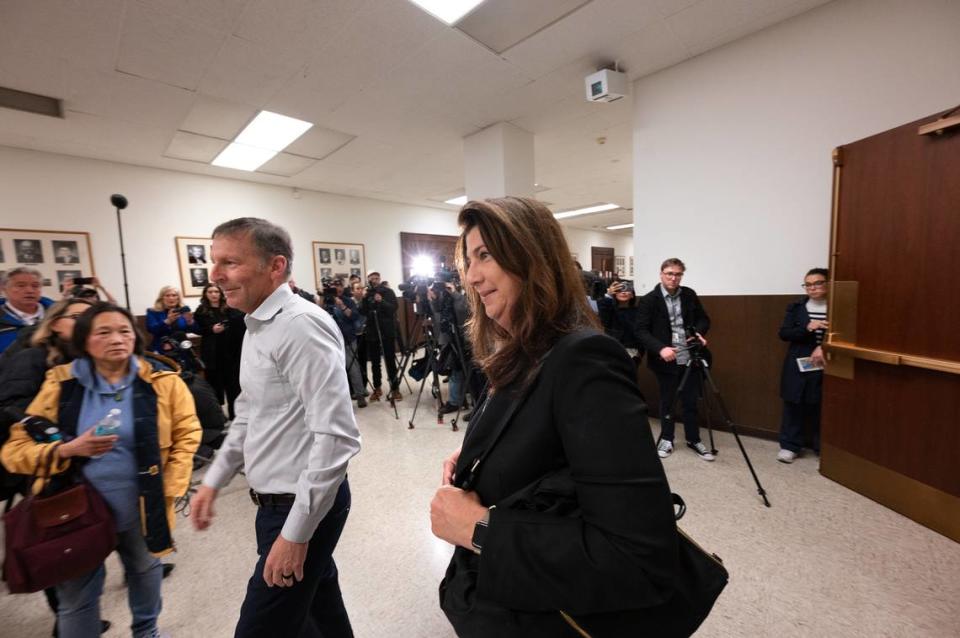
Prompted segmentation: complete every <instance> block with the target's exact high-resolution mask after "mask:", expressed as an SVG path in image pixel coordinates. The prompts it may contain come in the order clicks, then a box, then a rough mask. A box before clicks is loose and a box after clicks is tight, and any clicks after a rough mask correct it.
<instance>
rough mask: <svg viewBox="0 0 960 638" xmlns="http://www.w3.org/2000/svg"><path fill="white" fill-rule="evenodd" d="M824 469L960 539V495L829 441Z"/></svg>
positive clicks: (826, 473) (839, 480)
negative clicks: (843, 448) (940, 488)
mask: <svg viewBox="0 0 960 638" xmlns="http://www.w3.org/2000/svg"><path fill="white" fill-rule="evenodd" d="M820 473H821V474H822V475H823V476H825V477H827V478H828V479H831V480H833V481H836V482H837V483H840V484H841V485H843V486H845V487H848V488H850V489H851V490H853V491H854V492H857V493H859V494H863V495H864V496H866V497H867V498H869V499H871V500H874V501H876V502H878V503H880V504H881V505H883V506H885V507H889V508H890V509H892V510H894V511H896V512H899V513H901V514H903V515H904V516H906V517H907V518H910V519H912V520H914V521H916V522H917V523H920V524H921V525H923V526H924V527H928V528H930V529H932V530H933V531H935V532H937V533H939V534H943V535H944V536H946V537H947V538H949V539H952V540H954V541H957V542H958V543H960V497H957V496H954V495H953V494H948V493H947V492H944V491H942V490H938V489H937V488H935V487H931V486H929V485H927V484H926V483H921V482H920V481H918V480H916V479H912V478H910V477H908V476H904V475H903V474H900V473H898V472H894V471H893V470H891V469H889V468H886V467H883V466H882V465H878V464H876V463H874V462H872V461H868V460H867V459H864V458H861V457H859V456H857V455H855V454H851V453H850V452H847V451H845V450H842V449H840V448H838V447H836V446H833V445H829V444H827V443H823V444H822V445H821V449H820Z"/></svg>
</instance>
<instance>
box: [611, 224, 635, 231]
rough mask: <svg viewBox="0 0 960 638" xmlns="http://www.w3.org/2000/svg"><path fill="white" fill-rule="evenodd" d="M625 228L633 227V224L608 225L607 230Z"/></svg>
mask: <svg viewBox="0 0 960 638" xmlns="http://www.w3.org/2000/svg"><path fill="white" fill-rule="evenodd" d="M625 228H633V224H617V225H616V226H607V230H624V229H625Z"/></svg>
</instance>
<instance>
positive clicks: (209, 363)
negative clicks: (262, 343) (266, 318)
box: [193, 306, 247, 374]
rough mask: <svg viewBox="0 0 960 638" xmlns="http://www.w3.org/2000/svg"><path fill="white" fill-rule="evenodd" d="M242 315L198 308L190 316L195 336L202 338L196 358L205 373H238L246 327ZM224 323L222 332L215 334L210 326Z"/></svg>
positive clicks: (236, 311)
mask: <svg viewBox="0 0 960 638" xmlns="http://www.w3.org/2000/svg"><path fill="white" fill-rule="evenodd" d="M245 316H246V315H245V314H244V313H243V312H241V311H240V310H237V309H236V308H229V307H227V308H223V307H221V308H207V307H206V306H200V307H199V308H197V311H196V312H195V313H194V314H193V319H194V321H196V322H197V326H198V330H197V332H198V333H200V335H201V336H202V337H203V340H202V341H201V342H200V358H201V359H202V360H203V365H205V366H206V367H207V370H210V371H213V370H223V371H224V372H225V373H228V374H229V373H230V371H232V370H239V369H240V351H241V349H242V348H243V335H244V333H245V332H246V331H247V324H246V323H244V321H243V318H244V317H245ZM224 320H226V321H227V327H226V330H224V331H223V332H221V333H220V334H217V333H215V332H214V331H213V326H214V324H217V323H220V322H221V321H224Z"/></svg>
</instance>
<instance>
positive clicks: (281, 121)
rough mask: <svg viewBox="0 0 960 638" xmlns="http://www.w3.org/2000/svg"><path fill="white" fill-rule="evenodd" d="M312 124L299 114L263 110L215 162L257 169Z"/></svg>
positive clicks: (222, 164) (241, 168) (245, 168)
mask: <svg viewBox="0 0 960 638" xmlns="http://www.w3.org/2000/svg"><path fill="white" fill-rule="evenodd" d="M312 126H313V124H311V123H310V122H304V121H303V120H298V119H297V118H295V117H288V116H286V115H280V114H279V113H272V112H270V111H260V112H259V113H258V114H257V116H256V117H255V118H253V120H252V121H251V122H250V123H249V124H247V126H246V127H245V128H244V129H243V130H242V131H240V134H239V135H237V137H236V139H235V140H234V141H233V142H232V143H231V144H230V145H229V146H227V148H225V149H223V152H221V153H220V154H219V155H217V157H216V158H215V159H214V160H213V161H212V162H211V164H213V165H214V166H226V167H227V168H236V169H239V170H241V171H255V170H257V169H258V168H260V166H262V165H263V164H264V163H266V162H267V161H269V160H270V159H271V158H272V157H273V156H274V155H276V154H277V153H279V152H280V151H282V150H283V149H285V148H286V147H287V146H289V145H290V144H292V143H293V141H294V140H296V139H297V138H298V137H300V136H301V135H303V134H304V133H306V132H307V131H308V130H309V129H310V128H311V127H312Z"/></svg>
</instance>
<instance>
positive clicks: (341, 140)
mask: <svg viewBox="0 0 960 638" xmlns="http://www.w3.org/2000/svg"><path fill="white" fill-rule="evenodd" d="M352 139H354V136H353V135H350V134H349V133H341V132H340V131H333V130H331V129H328V128H323V127H322V126H314V127H312V128H311V129H310V130H308V131H307V132H306V133H304V134H303V135H301V136H300V137H298V138H297V139H296V140H295V141H294V142H293V144H291V145H290V146H288V147H287V148H286V149H285V150H286V151H287V152H290V153H294V154H295V155H303V156H304V157H312V158H313V159H323V158H324V157H326V156H327V155H330V154H331V153H333V152H334V151H336V150H337V149H339V148H341V147H343V146H344V145H346V144H348V143H350V140H352Z"/></svg>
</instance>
